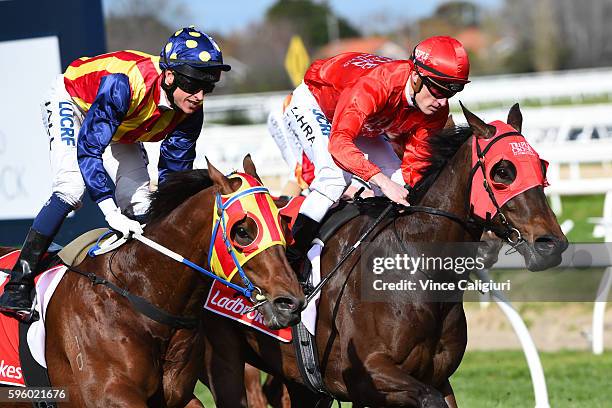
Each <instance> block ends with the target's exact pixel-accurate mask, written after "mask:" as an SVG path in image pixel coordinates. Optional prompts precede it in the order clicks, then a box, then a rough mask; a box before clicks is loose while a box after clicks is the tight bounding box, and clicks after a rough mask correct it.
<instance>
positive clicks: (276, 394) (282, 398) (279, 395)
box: [262, 374, 291, 408]
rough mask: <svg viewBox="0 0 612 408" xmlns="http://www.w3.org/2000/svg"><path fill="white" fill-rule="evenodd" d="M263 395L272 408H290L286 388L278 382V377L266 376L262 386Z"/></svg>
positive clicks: (289, 399)
mask: <svg viewBox="0 0 612 408" xmlns="http://www.w3.org/2000/svg"><path fill="white" fill-rule="evenodd" d="M262 388H263V393H264V394H265V396H266V398H267V399H268V403H269V404H270V405H271V406H272V408H290V407H291V398H290V397H289V392H288V391H287V387H285V384H283V382H282V381H281V380H280V378H279V377H277V376H274V375H272V374H268V377H267V378H266V382H265V383H264V385H263V387H262Z"/></svg>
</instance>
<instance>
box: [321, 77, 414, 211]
mask: <svg viewBox="0 0 612 408" xmlns="http://www.w3.org/2000/svg"><path fill="white" fill-rule="evenodd" d="M387 99H388V95H387V90H386V89H385V88H382V87H381V86H380V85H379V80H377V79H375V78H368V77H367V76H365V77H362V78H361V79H360V80H359V81H358V82H357V83H356V84H355V86H353V87H352V88H351V89H347V90H345V91H344V92H343V93H342V94H341V95H340V99H339V100H338V104H337V106H336V112H335V113H334V119H333V121H332V130H331V134H330V137H329V152H330V153H331V155H332V157H333V159H334V162H336V164H337V165H338V166H339V167H340V168H341V169H343V170H345V171H347V172H349V173H351V174H354V175H356V176H358V177H360V178H361V179H363V180H364V181H372V182H373V183H375V184H376V185H378V186H379V187H380V189H381V190H382V192H383V193H384V194H385V196H387V197H388V198H389V199H391V200H392V201H394V202H397V203H400V204H403V205H408V202H407V201H406V197H407V196H408V191H407V190H406V189H404V187H402V186H400V185H399V184H397V183H395V182H394V181H392V180H391V179H390V178H389V177H387V176H386V175H384V174H383V173H382V172H381V169H380V168H379V167H378V166H376V165H375V164H374V163H372V162H370V161H369V160H368V159H367V158H366V157H365V155H364V154H363V152H362V151H361V150H359V148H358V147H357V146H356V145H355V139H356V138H357V137H358V136H359V134H360V132H361V129H362V127H363V125H364V123H365V122H366V119H367V118H368V116H370V115H372V114H374V113H376V112H377V111H378V110H379V108H380V107H382V106H384V104H385V103H386V101H387Z"/></svg>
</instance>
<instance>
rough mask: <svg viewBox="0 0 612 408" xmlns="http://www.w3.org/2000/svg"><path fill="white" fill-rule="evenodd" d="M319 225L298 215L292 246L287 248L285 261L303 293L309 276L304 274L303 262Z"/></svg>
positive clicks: (294, 226)
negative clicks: (287, 262) (295, 276)
mask: <svg viewBox="0 0 612 408" xmlns="http://www.w3.org/2000/svg"><path fill="white" fill-rule="evenodd" d="M319 226H320V223H318V222H317V221H315V220H313V219H312V218H310V217H308V216H307V215H304V214H301V213H300V214H298V216H297V218H296V220H295V224H293V229H292V231H291V232H292V235H293V241H294V242H293V244H292V245H290V246H289V247H287V260H288V261H289V265H291V267H292V268H293V270H294V271H295V274H296V275H297V278H298V280H299V281H300V283H301V284H302V287H303V288H304V291H306V289H307V286H306V285H307V283H308V278H309V274H308V273H304V268H303V261H304V259H305V258H306V253H307V252H308V250H309V249H310V247H311V244H312V240H313V239H315V238H316V237H317V232H319Z"/></svg>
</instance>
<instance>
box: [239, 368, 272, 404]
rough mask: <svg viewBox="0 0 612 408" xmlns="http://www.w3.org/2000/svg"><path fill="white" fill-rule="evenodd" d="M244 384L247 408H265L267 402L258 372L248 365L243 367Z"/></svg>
mask: <svg viewBox="0 0 612 408" xmlns="http://www.w3.org/2000/svg"><path fill="white" fill-rule="evenodd" d="M244 384H245V388H246V394H247V401H248V403H249V408H267V407H268V400H267V399H266V396H265V395H264V392H263V390H262V387H261V375H260V371H259V370H258V369H257V368H255V367H253V366H252V365H250V364H245V365H244Z"/></svg>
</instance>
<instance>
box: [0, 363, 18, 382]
mask: <svg viewBox="0 0 612 408" xmlns="http://www.w3.org/2000/svg"><path fill="white" fill-rule="evenodd" d="M2 378H8V379H11V380H21V379H22V378H23V375H22V374H21V367H15V366H13V365H9V364H5V363H4V360H0V379H2Z"/></svg>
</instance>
